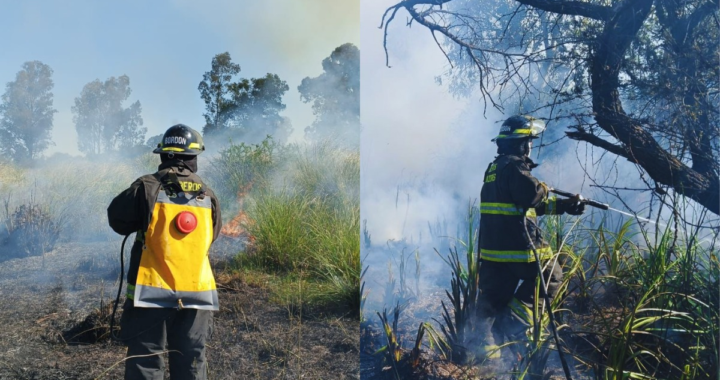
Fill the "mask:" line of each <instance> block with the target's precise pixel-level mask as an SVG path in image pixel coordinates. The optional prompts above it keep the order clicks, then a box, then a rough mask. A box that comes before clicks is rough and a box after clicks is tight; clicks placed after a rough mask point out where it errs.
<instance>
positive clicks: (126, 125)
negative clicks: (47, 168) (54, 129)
mask: <svg viewBox="0 0 720 380" xmlns="http://www.w3.org/2000/svg"><path fill="white" fill-rule="evenodd" d="M131 92H132V90H131V89H130V78H128V76H127V75H123V76H120V77H118V78H115V77H110V78H108V79H107V80H106V81H105V82H101V81H100V80H99V79H96V80H94V81H92V82H90V83H88V84H86V85H85V87H83V89H82V92H81V93H80V97H78V98H75V105H74V106H73V107H72V112H73V122H74V123H75V129H76V130H77V133H78V148H79V149H80V151H81V152H83V153H86V154H101V153H108V152H113V151H120V150H124V149H131V148H134V147H136V146H138V145H142V144H143V143H144V142H145V133H146V132H147V128H144V127H141V126H142V125H143V120H142V117H141V116H140V113H141V112H142V106H141V105H140V101H139V100H138V101H135V103H133V104H131V105H130V106H129V107H127V108H123V106H122V104H123V102H125V100H127V98H128V97H130V93H131Z"/></svg>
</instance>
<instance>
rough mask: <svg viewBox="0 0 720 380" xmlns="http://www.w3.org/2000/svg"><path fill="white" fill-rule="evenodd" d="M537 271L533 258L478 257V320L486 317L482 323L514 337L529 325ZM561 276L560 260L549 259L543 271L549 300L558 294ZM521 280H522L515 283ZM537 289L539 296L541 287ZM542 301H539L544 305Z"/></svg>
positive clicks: (499, 334) (494, 330)
mask: <svg viewBox="0 0 720 380" xmlns="http://www.w3.org/2000/svg"><path fill="white" fill-rule="evenodd" d="M553 264H554V265H553ZM537 273H538V270H537V264H536V263H534V262H532V263H502V262H495V261H485V260H482V261H481V265H480V270H479V277H480V279H479V284H478V287H479V289H480V295H479V298H478V309H477V316H478V319H479V320H480V321H485V323H484V325H485V326H490V325H491V326H492V331H493V333H495V335H496V336H502V335H505V336H507V337H510V338H511V340H514V339H516V338H517V337H518V336H519V335H520V334H522V333H524V332H525V331H526V330H527V329H528V327H530V326H531V325H532V320H533V319H532V317H533V316H532V310H533V301H534V298H535V281H536V279H537ZM562 276H563V273H562V268H561V266H560V263H559V262H553V261H551V262H550V265H549V267H548V268H546V269H545V270H544V271H543V277H544V278H545V281H546V283H547V285H548V296H550V300H551V301H552V299H553V298H554V297H555V296H556V295H557V292H558V288H559V286H560V282H561V281H562ZM520 280H523V282H522V284H520V286H518V282H520ZM540 292H541V293H540V296H541V297H542V296H543V293H542V289H541V290H540ZM542 302H544V301H541V303H540V305H543V303H542ZM538 318H540V316H538ZM481 333H483V334H484V333H486V332H483V331H481ZM487 335H488V336H487V339H488V340H489V341H490V342H492V341H493V340H491V339H492V338H491V336H490V334H487ZM497 343H498V344H499V343H501V342H497Z"/></svg>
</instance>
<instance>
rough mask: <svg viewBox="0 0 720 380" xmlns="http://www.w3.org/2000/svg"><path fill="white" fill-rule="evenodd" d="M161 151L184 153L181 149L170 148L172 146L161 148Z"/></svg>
mask: <svg viewBox="0 0 720 380" xmlns="http://www.w3.org/2000/svg"><path fill="white" fill-rule="evenodd" d="M162 150H164V151H172V152H184V151H185V149H183V148H175V147H172V146H167V147H165V148H162Z"/></svg>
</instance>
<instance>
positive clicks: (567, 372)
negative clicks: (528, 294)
mask: <svg viewBox="0 0 720 380" xmlns="http://www.w3.org/2000/svg"><path fill="white" fill-rule="evenodd" d="M549 190H550V191H551V192H553V193H555V194H558V195H562V196H564V197H568V198H572V197H574V196H576V195H575V194H573V193H571V192H568V191H563V190H559V189H553V188H549ZM577 196H578V201H579V202H580V203H583V204H586V205H588V206H592V207H597V208H599V209H602V210H607V209H609V208H610V206H609V205H607V204H605V203H600V202H598V201H595V200H592V199H589V198H584V197H583V196H582V195H579V194H578V195H577ZM523 227H525V234H526V235H527V238H528V241H529V242H530V248H532V251H533V255H534V256H535V264H536V265H537V270H538V275H539V276H540V285H541V286H542V289H541V293H542V296H543V299H544V300H545V307H546V308H547V310H548V317H549V319H550V330H551V331H552V334H553V338H554V340H555V344H556V346H557V349H558V355H559V356H560V363H562V367H563V372H565V378H567V379H568V380H572V376H571V375H570V367H569V366H568V364H567V361H566V360H565V354H564V353H563V350H562V345H561V344H560V338H558V333H557V327H556V326H555V315H554V313H553V310H552V305H551V302H550V296H549V295H548V294H547V291H546V289H547V284H546V282H545V277H544V276H543V270H542V266H541V264H540V255H538V253H537V249H536V248H535V244H534V243H533V239H532V238H531V236H530V231H528V228H527V219H526V218H523Z"/></svg>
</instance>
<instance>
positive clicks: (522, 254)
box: [469, 115, 586, 378]
mask: <svg viewBox="0 0 720 380" xmlns="http://www.w3.org/2000/svg"><path fill="white" fill-rule="evenodd" d="M544 130H545V124H544V123H543V122H542V121H540V120H538V119H535V118H533V117H530V116H520V115H516V116H512V117H510V118H508V119H507V120H505V122H504V123H503V125H502V127H501V129H500V133H499V134H498V136H497V137H496V138H494V139H493V141H494V142H496V144H497V146H498V151H497V152H498V156H497V157H496V159H495V160H494V161H493V162H492V163H490V164H489V165H488V168H487V170H486V171H485V176H484V184H483V187H482V190H481V195H480V197H481V203H480V214H481V218H480V228H479V247H480V255H479V259H480V261H481V265H480V269H479V276H478V277H479V284H478V288H479V297H478V308H477V314H476V319H475V321H474V324H475V327H476V328H475V331H477V332H478V334H477V336H476V337H475V339H474V340H473V341H471V344H470V346H471V347H469V348H470V350H471V351H473V352H474V353H475V356H476V359H478V360H480V361H497V360H498V359H500V353H501V349H500V347H501V346H502V345H503V344H504V343H505V342H515V343H512V344H510V347H511V350H513V352H514V354H515V355H518V356H526V354H527V352H526V351H525V345H526V344H525V342H527V333H528V331H529V329H530V328H531V327H532V325H533V320H534V318H533V314H532V306H533V302H534V299H535V294H536V289H535V279H536V278H537V277H538V274H540V273H541V274H542V275H541V276H540V279H541V284H542V289H540V292H539V293H540V295H541V296H543V297H544V298H545V302H546V305H547V309H548V312H549V315H550V324H551V325H552V326H551V328H552V330H553V332H554V333H555V334H554V335H555V340H556V343H557V344H558V347H559V344H560V342H559V340H558V339H557V334H556V331H555V328H554V320H553V316H552V310H550V308H549V305H550V301H551V299H552V298H554V297H555V296H556V294H557V291H558V286H559V284H560V282H561V280H562V276H563V273H562V269H561V267H560V266H559V265H551V266H549V267H547V269H545V270H543V269H542V266H543V265H542V263H544V262H547V261H548V260H550V259H551V258H552V256H553V252H552V249H551V247H550V245H549V244H548V243H547V242H546V241H544V240H543V238H542V235H541V231H540V228H539V227H538V223H537V217H538V216H541V215H561V214H565V213H567V214H571V215H580V214H582V213H583V211H584V209H585V204H586V202H584V201H582V200H581V197H580V196H579V195H574V196H572V197H570V198H567V199H558V198H556V197H555V196H550V195H549V193H550V188H549V187H548V186H547V185H546V184H544V183H543V182H540V181H539V180H537V179H536V178H535V177H533V176H532V175H531V174H530V171H531V170H532V169H533V168H535V167H536V166H537V165H536V164H535V163H534V162H533V161H532V160H531V159H530V158H529V155H530V151H531V150H532V140H533V139H535V138H537V137H539V135H540V134H541V133H542V132H543V131H544ZM558 352H559V353H560V355H561V361H562V363H563V369H564V370H565V374H566V377H567V378H570V373H569V368H568V366H567V363H566V361H565V359H564V357H563V356H562V350H558Z"/></svg>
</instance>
